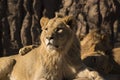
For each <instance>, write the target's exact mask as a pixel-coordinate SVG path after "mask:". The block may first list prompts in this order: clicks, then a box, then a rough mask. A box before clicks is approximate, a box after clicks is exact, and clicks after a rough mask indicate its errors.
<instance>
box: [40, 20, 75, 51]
mask: <svg viewBox="0 0 120 80" xmlns="http://www.w3.org/2000/svg"><path fill="white" fill-rule="evenodd" d="M42 30H43V31H42V33H41V42H42V44H43V45H44V47H45V48H46V49H47V50H50V51H51V50H55V51H61V50H64V49H65V47H66V46H67V45H69V44H70V42H71V40H72V35H73V33H72V30H71V29H70V27H69V25H67V23H66V22H65V21H64V19H63V18H53V19H50V20H48V21H47V23H46V25H44V26H43V25H42Z"/></svg>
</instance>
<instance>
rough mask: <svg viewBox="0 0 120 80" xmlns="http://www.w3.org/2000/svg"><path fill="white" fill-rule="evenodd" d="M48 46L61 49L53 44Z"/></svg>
mask: <svg viewBox="0 0 120 80" xmlns="http://www.w3.org/2000/svg"><path fill="white" fill-rule="evenodd" d="M47 46H50V47H53V48H59V46H58V45H55V44H52V43H48V44H47Z"/></svg>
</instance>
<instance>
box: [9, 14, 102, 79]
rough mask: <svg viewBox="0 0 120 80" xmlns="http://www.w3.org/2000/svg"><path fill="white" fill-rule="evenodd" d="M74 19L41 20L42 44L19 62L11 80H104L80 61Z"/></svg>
mask: <svg viewBox="0 0 120 80" xmlns="http://www.w3.org/2000/svg"><path fill="white" fill-rule="evenodd" d="M72 20H74V19H73V18H72V16H66V17H63V18H60V17H55V18H53V19H48V18H45V17H43V18H42V19H41V20H40V24H41V26H42V27H41V28H42V33H41V35H40V40H41V44H40V45H39V46H38V47H36V48H34V49H32V50H31V51H29V52H28V53H27V54H25V55H24V56H19V57H12V58H13V59H15V60H16V63H15V65H14V67H13V70H12V72H11V75H10V80H73V79H75V80H80V79H84V80H93V79H94V80H104V79H103V78H102V77H101V76H100V74H99V73H98V72H96V71H94V70H93V69H91V68H88V67H87V66H86V65H84V64H83V62H82V61H81V59H80V43H79V39H78V38H77V37H76V34H75V32H74V31H72V27H74V26H71V25H70V22H71V21H72ZM12 58H11V59H12Z"/></svg>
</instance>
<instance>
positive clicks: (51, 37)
mask: <svg viewBox="0 0 120 80" xmlns="http://www.w3.org/2000/svg"><path fill="white" fill-rule="evenodd" d="M46 39H48V40H51V39H54V37H53V36H48V37H46Z"/></svg>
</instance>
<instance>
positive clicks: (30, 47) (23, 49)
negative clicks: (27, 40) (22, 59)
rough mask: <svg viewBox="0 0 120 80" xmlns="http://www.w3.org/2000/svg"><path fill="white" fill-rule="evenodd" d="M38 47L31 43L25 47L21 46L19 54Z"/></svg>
mask: <svg viewBox="0 0 120 80" xmlns="http://www.w3.org/2000/svg"><path fill="white" fill-rule="evenodd" d="M36 47H38V45H29V46H24V47H23V48H21V49H20V50H19V54H20V55H25V54H27V53H28V52H30V51H31V50H32V49H34V48H36Z"/></svg>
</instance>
